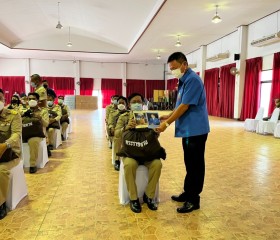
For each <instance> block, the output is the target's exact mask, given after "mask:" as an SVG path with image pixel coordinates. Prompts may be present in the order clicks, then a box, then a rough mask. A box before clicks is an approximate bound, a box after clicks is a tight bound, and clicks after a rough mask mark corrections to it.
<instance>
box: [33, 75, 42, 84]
mask: <svg viewBox="0 0 280 240" xmlns="http://www.w3.org/2000/svg"><path fill="white" fill-rule="evenodd" d="M33 79H34V80H36V81H39V82H41V77H40V75H39V74H33V75H31V80H33Z"/></svg>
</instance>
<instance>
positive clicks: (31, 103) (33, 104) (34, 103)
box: [28, 100, 38, 107]
mask: <svg viewBox="0 0 280 240" xmlns="http://www.w3.org/2000/svg"><path fill="white" fill-rule="evenodd" d="M37 104H38V103H37V101H36V100H30V101H29V102H28V105H29V107H36V106H37Z"/></svg>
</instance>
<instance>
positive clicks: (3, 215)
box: [0, 202, 7, 220]
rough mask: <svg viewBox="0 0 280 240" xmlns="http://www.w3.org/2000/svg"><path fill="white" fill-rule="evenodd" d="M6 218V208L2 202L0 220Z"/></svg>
mask: <svg viewBox="0 0 280 240" xmlns="http://www.w3.org/2000/svg"><path fill="white" fill-rule="evenodd" d="M6 216H7V208H6V203H5V202H4V203H3V204H2V205H1V206H0V220H1V219H3V218H4V217H6Z"/></svg>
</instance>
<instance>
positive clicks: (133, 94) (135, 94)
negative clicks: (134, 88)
mask: <svg viewBox="0 0 280 240" xmlns="http://www.w3.org/2000/svg"><path fill="white" fill-rule="evenodd" d="M136 96H140V97H141V99H142V102H144V97H143V96H142V95H141V94H140V93H132V94H130V96H129V97H128V98H127V100H128V102H130V100H131V99H132V98H134V97H136Z"/></svg>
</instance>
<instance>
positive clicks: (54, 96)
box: [47, 93, 56, 99]
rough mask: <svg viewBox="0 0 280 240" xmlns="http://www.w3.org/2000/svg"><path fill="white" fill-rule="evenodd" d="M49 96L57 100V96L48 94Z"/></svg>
mask: <svg viewBox="0 0 280 240" xmlns="http://www.w3.org/2000/svg"><path fill="white" fill-rule="evenodd" d="M47 95H48V96H50V97H52V98H53V99H55V98H56V96H54V95H53V94H52V93H47Z"/></svg>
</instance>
